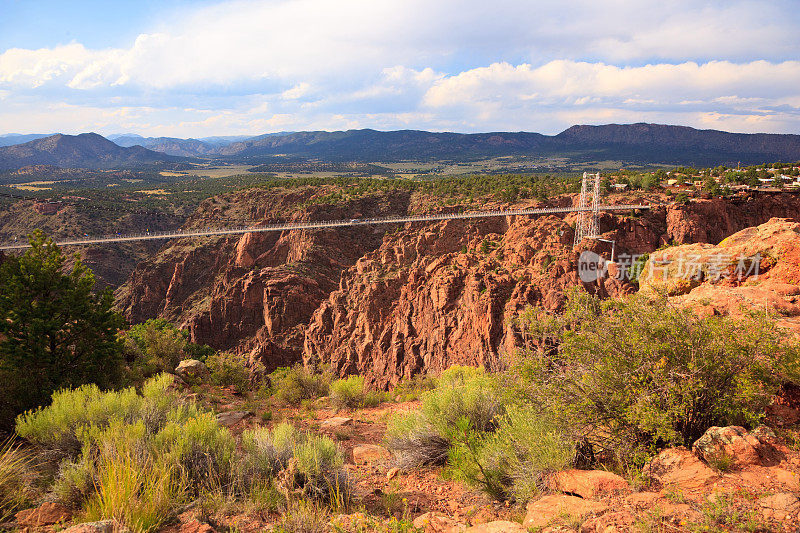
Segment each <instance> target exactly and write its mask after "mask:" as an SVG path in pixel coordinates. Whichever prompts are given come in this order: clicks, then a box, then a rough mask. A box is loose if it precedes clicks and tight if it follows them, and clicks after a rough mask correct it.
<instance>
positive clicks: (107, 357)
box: [0, 232, 124, 429]
mask: <svg viewBox="0 0 800 533" xmlns="http://www.w3.org/2000/svg"><path fill="white" fill-rule="evenodd" d="M29 242H30V244H31V248H30V249H29V250H28V251H27V252H25V254H24V255H22V256H19V257H15V256H9V257H6V258H5V260H4V261H3V262H2V263H0V287H2V290H0V429H12V428H13V425H14V418H15V417H16V416H17V415H18V414H19V413H21V412H23V411H25V410H28V409H32V408H34V407H37V406H40V405H43V404H45V403H46V402H47V400H48V398H49V397H50V395H51V394H52V393H53V391H55V390H58V389H59V388H62V387H75V386H78V385H81V384H84V383H97V384H98V385H100V386H101V387H109V386H115V385H117V384H119V383H120V381H121V380H122V375H123V372H122V369H123V358H122V347H121V345H120V343H119V342H118V340H117V331H118V330H119V328H120V327H122V325H123V324H124V319H123V318H122V316H121V315H119V314H118V313H116V312H115V311H114V310H113V305H114V300H113V295H112V294H111V291H109V290H105V291H101V292H99V293H96V294H95V293H94V292H93V288H94V284H95V278H94V275H93V274H92V272H91V270H89V269H88V268H87V267H86V266H85V265H84V264H83V263H82V262H81V261H80V260H78V259H76V260H75V262H74V264H73V266H72V269H71V270H69V271H68V273H66V274H65V273H64V271H65V267H66V257H64V255H63V254H62V253H61V250H60V249H59V248H58V247H57V246H56V245H55V244H54V243H53V241H52V240H50V239H48V238H46V237H45V236H44V234H43V233H41V232H35V233H34V234H32V235H31V236H30V238H29Z"/></svg>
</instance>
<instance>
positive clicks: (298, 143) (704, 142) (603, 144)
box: [216, 124, 800, 166]
mask: <svg viewBox="0 0 800 533" xmlns="http://www.w3.org/2000/svg"><path fill="white" fill-rule="evenodd" d="M216 152H217V153H218V154H219V155H221V156H225V157H228V158H231V159H238V160H250V161H257V160H258V159H259V158H264V157H270V156H272V157H274V156H276V155H289V156H300V157H306V158H319V159H324V160H344V161H367V162H369V161H392V160H400V159H413V160H420V159H421V160H425V159H475V158H483V157H498V156H508V155H527V156H564V157H568V158H569V159H571V160H585V161H586V160H589V161H591V160H595V161H596V160H610V159H614V160H621V161H625V162H630V163H634V162H635V163H643V164H655V163H667V164H688V165H700V166H705V165H717V164H722V163H736V162H738V161H741V162H742V163H762V162H765V161H766V162H769V161H778V160H783V161H797V160H800V135H779V134H765V133H759V134H744V133H727V132H723V131H716V130H697V129H694V128H689V127H685V126H665V125H660V124H622V125H620V124H609V125H605V126H573V127H571V128H569V129H567V130H565V131H563V132H561V133H559V134H558V135H555V136H547V135H541V134H539V133H524V132H519V133H506V132H497V133H474V134H462V133H431V132H426V131H416V130H405V131H386V132H381V131H375V130H349V131H334V132H325V131H316V132H299V133H291V134H285V135H269V136H260V137H253V138H251V139H247V140H245V141H241V142H237V143H233V144H230V145H228V146H225V147H222V148H220V149H219V150H217V151H216Z"/></svg>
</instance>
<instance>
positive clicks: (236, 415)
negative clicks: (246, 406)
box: [217, 411, 251, 427]
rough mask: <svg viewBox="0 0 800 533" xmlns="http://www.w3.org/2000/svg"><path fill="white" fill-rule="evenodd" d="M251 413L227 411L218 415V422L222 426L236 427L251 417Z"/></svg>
mask: <svg viewBox="0 0 800 533" xmlns="http://www.w3.org/2000/svg"><path fill="white" fill-rule="evenodd" d="M250 414H251V413H250V411H227V412H225V413H218V414H217V422H218V423H219V425H221V426H225V427H231V426H235V425H236V424H238V423H239V422H241V421H242V420H244V419H245V418H247V417H248V416H249V415H250Z"/></svg>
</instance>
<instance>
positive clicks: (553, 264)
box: [305, 217, 577, 387]
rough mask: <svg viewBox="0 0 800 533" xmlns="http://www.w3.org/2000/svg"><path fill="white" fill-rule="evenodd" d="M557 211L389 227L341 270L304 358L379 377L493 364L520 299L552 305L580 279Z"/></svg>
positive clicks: (379, 380)
mask: <svg viewBox="0 0 800 533" xmlns="http://www.w3.org/2000/svg"><path fill="white" fill-rule="evenodd" d="M572 240H573V232H572V230H571V228H570V226H569V224H567V223H566V222H565V221H564V220H562V219H559V218H556V217H541V218H538V219H528V218H523V217H511V218H508V219H501V218H497V219H485V220H480V221H468V220H449V221H446V222H441V223H439V224H435V225H428V226H420V227H416V226H412V227H407V228H405V229H404V230H403V231H400V232H397V233H395V234H393V235H388V236H387V237H386V239H385V240H384V242H383V244H382V245H381V247H380V248H379V249H377V250H375V251H374V252H371V253H369V254H367V255H366V256H364V257H363V258H361V259H360V260H359V261H358V262H357V263H356V264H355V265H354V266H353V267H351V268H350V269H348V270H347V271H345V272H344V273H343V274H342V278H341V281H340V283H339V288H338V290H336V291H335V292H334V293H333V294H331V296H330V297H329V298H328V299H327V300H325V301H324V302H323V303H322V305H321V306H320V307H319V309H317V310H316V312H315V313H314V315H313V317H312V318H311V322H310V324H309V326H308V328H307V330H306V338H305V358H306V360H307V361H315V360H319V361H322V362H324V363H326V364H330V365H331V366H332V368H333V369H334V371H335V372H336V373H338V374H341V375H344V374H348V373H358V374H361V375H364V376H367V378H368V379H369V381H371V382H372V383H373V384H376V385H378V386H381V387H383V386H386V385H388V384H389V383H392V382H396V381H397V380H398V379H399V378H400V377H402V376H406V377H408V376H411V375H413V374H416V373H419V372H424V371H428V372H439V371H441V370H444V369H445V368H447V367H448V366H450V365H452V364H469V365H483V366H485V367H486V368H489V369H497V368H498V367H499V366H500V365H501V361H500V354H501V352H502V351H504V350H506V349H509V348H513V346H515V345H516V342H517V339H516V337H517V333H516V331H515V329H514V327H513V324H512V322H511V320H510V319H511V318H512V317H514V316H515V315H516V314H517V313H518V312H519V311H521V310H522V309H524V308H525V307H526V306H528V305H531V304H534V303H538V304H542V305H543V306H545V307H547V308H550V309H556V308H558V306H559V305H561V303H562V301H563V294H564V290H565V289H566V288H567V287H569V286H571V285H575V284H576V283H577V277H576V275H575V270H574V266H573V265H574V264H575V261H574V258H573V252H572Z"/></svg>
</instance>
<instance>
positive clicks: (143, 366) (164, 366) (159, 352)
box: [120, 318, 189, 378]
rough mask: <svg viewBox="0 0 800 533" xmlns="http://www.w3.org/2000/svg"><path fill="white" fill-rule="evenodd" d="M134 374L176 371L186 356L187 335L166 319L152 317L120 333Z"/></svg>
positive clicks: (143, 375) (142, 375) (146, 374)
mask: <svg viewBox="0 0 800 533" xmlns="http://www.w3.org/2000/svg"><path fill="white" fill-rule="evenodd" d="M120 338H121V339H122V341H123V343H124V345H125V355H126V358H127V359H128V361H129V363H131V366H132V367H133V368H134V369H135V370H134V372H135V376H134V377H144V378H148V377H150V376H153V375H155V374H158V373H159V372H172V371H174V370H175V367H176V366H178V363H180V362H181V360H183V359H184V358H185V352H184V350H185V348H186V346H187V345H188V344H189V343H188V340H187V334H186V332H184V331H181V330H179V329H178V328H177V327H175V326H174V325H173V324H171V323H170V322H168V321H166V320H164V319H163V318H151V319H149V320H147V321H146V322H144V323H142V324H136V325H134V326H131V328H130V329H129V330H128V331H126V332H125V333H123V334H121V335H120Z"/></svg>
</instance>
